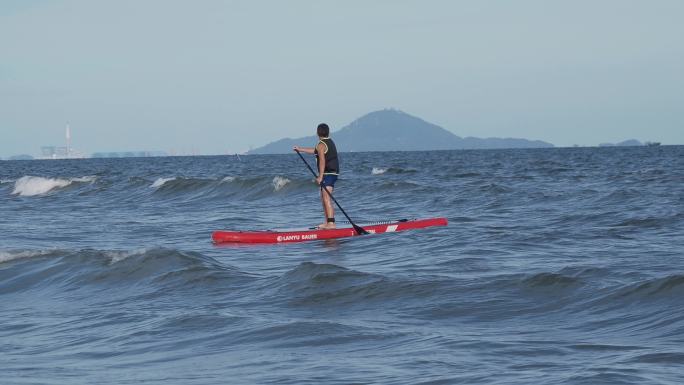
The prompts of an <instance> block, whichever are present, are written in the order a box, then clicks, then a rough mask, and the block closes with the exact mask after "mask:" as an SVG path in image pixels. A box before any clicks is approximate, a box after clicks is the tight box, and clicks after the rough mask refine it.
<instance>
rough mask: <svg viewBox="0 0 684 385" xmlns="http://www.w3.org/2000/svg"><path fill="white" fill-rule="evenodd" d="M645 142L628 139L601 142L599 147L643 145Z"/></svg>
mask: <svg viewBox="0 0 684 385" xmlns="http://www.w3.org/2000/svg"><path fill="white" fill-rule="evenodd" d="M643 145H644V144H643V143H641V142H640V141H638V140H636V139H628V140H625V141H622V142H620V143H601V144H599V147H629V146H643Z"/></svg>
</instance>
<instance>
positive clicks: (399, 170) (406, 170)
mask: <svg viewBox="0 0 684 385" xmlns="http://www.w3.org/2000/svg"><path fill="white" fill-rule="evenodd" d="M416 172H418V170H415V169H411V168H401V167H373V169H372V170H371V175H382V174H384V173H388V174H414V173H416Z"/></svg>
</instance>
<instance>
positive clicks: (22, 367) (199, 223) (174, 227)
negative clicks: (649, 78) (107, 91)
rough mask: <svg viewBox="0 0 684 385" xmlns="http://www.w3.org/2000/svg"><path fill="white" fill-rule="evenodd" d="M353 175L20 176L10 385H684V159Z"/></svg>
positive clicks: (432, 167)
mask: <svg viewBox="0 0 684 385" xmlns="http://www.w3.org/2000/svg"><path fill="white" fill-rule="evenodd" d="M340 157H341V168H342V174H341V176H340V179H339V180H338V182H337V185H336V188H335V197H336V198H337V200H338V202H339V203H340V205H341V206H342V207H343V208H344V210H345V211H346V212H347V213H348V214H349V216H350V218H351V219H352V221H354V222H364V221H379V220H395V219H411V218H426V217H446V218H447V219H448V221H449V225H448V226H446V227H434V228H428V229H422V230H415V231H408V232H401V233H391V234H378V235H363V236H357V237H352V238H347V239H340V240H336V241H312V242H303V243H295V244H276V245H234V244H229V245H215V244H213V243H212V242H211V233H212V231H215V230H221V229H231V230H250V229H251V230H268V229H276V228H292V227H308V226H314V225H317V224H319V223H321V222H323V214H322V208H321V203H320V199H319V195H318V194H319V190H318V188H317V186H316V184H315V183H314V180H313V177H312V175H311V173H310V171H309V170H308V169H307V168H306V166H305V165H304V164H303V163H302V160H301V159H300V158H299V157H298V156H297V155H296V154H294V153H292V154H283V155H243V156H196V157H158V158H126V159H73V160H33V161H0V383H1V384H3V385H13V384H22V385H24V384H65V385H66V384H69V385H72V384H165V385H169V384H179V385H180V384H183V385H186V384H577V385H579V384H638V385H644V384H682V383H683V382H684V146H654V147H645V146H644V147H624V148H617V147H611V148H549V149H511V150H458V151H432V152H375V153H373V152H369V153H342V154H341V155H340ZM307 160H308V161H309V162H311V163H313V159H312V158H307ZM337 219H338V221H339V222H340V223H339V225H344V223H342V221H343V220H345V218H344V216H343V215H341V213H340V212H339V210H338V211H337Z"/></svg>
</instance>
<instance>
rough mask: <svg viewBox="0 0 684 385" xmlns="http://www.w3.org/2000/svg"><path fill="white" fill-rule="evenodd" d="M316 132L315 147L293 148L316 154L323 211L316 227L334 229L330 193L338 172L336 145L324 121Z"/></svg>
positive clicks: (333, 213) (317, 181) (317, 180)
mask: <svg viewBox="0 0 684 385" xmlns="http://www.w3.org/2000/svg"><path fill="white" fill-rule="evenodd" d="M316 133H317V134H318V143H317V144H316V147H299V146H294V150H295V151H299V152H304V153H307V154H314V155H316V162H317V164H318V177H317V178H316V183H318V185H320V186H321V203H322V204H323V213H324V214H325V222H324V223H322V224H321V225H319V226H318V228H319V229H334V228H335V209H334V208H333V205H332V199H330V194H332V192H333V189H334V187H335V182H336V181H337V176H338V175H339V174H340V163H339V161H338V159H337V147H335V143H334V142H333V141H332V139H330V127H328V125H327V124H325V123H321V124H319V125H318V127H317V129H316ZM323 189H326V190H328V191H329V192H330V194H328V193H326V192H325V191H323Z"/></svg>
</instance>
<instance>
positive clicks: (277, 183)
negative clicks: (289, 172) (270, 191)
mask: <svg viewBox="0 0 684 385" xmlns="http://www.w3.org/2000/svg"><path fill="white" fill-rule="evenodd" d="M290 182H291V181H290V180H289V179H287V178H283V177H282V176H276V177H274V178H273V188H274V189H275V191H280V189H282V188H283V187H285V185H287V184H288V183H290Z"/></svg>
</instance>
